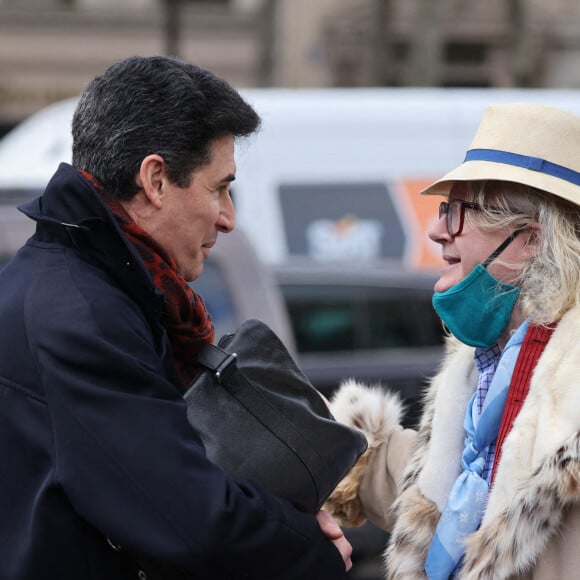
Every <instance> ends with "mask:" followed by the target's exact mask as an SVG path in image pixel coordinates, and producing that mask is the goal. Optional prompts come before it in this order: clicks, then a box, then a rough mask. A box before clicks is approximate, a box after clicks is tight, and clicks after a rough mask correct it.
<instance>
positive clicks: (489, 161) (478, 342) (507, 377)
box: [327, 103, 580, 580]
mask: <svg viewBox="0 0 580 580" xmlns="http://www.w3.org/2000/svg"><path fill="white" fill-rule="evenodd" d="M423 193H425V194H434V195H442V196H444V197H445V200H444V201H442V202H441V205H440V209H439V219H438V220H437V221H436V222H435V223H434V225H433V226H432V227H431V229H430V231H429V237H430V238H431V239H432V240H433V241H434V242H436V243H437V244H439V245H440V247H441V252H442V258H443V262H444V265H443V267H442V269H441V275H440V278H439V279H438V281H437V282H436V284H435V289H434V290H435V292H434V295H433V306H434V308H435V310H436V311H437V313H438V315H439V316H440V318H441V320H442V322H443V323H444V325H445V327H446V329H447V330H448V333H449V337H448V339H447V353H446V356H445V359H444V361H443V363H442V366H441V369H440V371H439V372H438V373H437V375H436V376H435V377H434V378H433V379H432V380H431V381H430V385H429V386H428V389H427V390H426V392H425V396H424V411H423V416H422V418H421V421H420V424H419V427H418V429H417V430H416V431H415V430H411V429H403V428H402V427H401V426H400V424H399V423H400V419H401V416H402V412H403V405H402V403H401V401H400V399H399V398H398V396H397V395H396V394H393V393H388V392H384V391H382V390H380V389H376V388H369V387H367V386H364V385H360V384H356V383H355V382H353V381H348V382H346V383H345V384H344V385H342V387H341V389H340V390H339V391H338V393H337V394H336V396H335V398H334V399H333V401H332V409H333V412H334V414H335V416H336V417H337V418H338V419H339V420H341V421H344V422H346V423H349V424H351V425H353V426H355V427H357V428H359V429H361V430H362V431H363V432H364V433H365V434H366V436H367V438H368V440H369V450H368V451H367V452H366V453H365V455H363V457H362V458H361V460H360V461H359V463H358V464H357V465H356V466H355V468H354V469H353V470H352V471H351V473H350V474H349V475H348V476H347V478H346V479H345V480H343V481H342V482H341V484H340V485H339V487H338V488H337V490H336V491H335V492H334V494H333V495H332V497H331V498H330V499H329V501H328V503H327V509H329V510H330V511H331V512H332V513H334V514H335V515H337V516H339V517H340V518H341V519H342V521H343V523H344V524H345V525H359V524H360V523H362V522H363V521H364V520H365V519H366V518H368V519H369V520H371V521H373V522H374V523H375V524H377V525H379V526H381V527H382V528H384V529H386V530H389V531H391V532H392V533H391V538H390V544H389V546H388V548H387V550H386V553H385V556H386V577H387V578H394V579H402V578H405V579H411V578H413V579H415V578H430V579H446V578H450V577H453V578H462V579H476V578H477V579H482V578H483V579H485V578H487V579H494V580H497V579H501V578H533V579H535V580H552V579H554V578H559V579H572V578H577V577H578V570H579V569H580V550H578V545H579V542H580V340H579V337H580V118H579V117H577V116H575V115H573V114H571V113H568V112H565V111H561V110H559V109H554V108H552V107H547V106H543V105H536V104H525V103H515V104H505V105H495V106H491V107H488V108H487V109H486V110H485V112H484V116H483V118H482V121H481V124H480V126H479V128H478V131H477V133H476V135H475V137H474V140H473V142H472V145H471V147H470V149H469V150H468V152H467V154H466V158H465V161H464V162H463V163H462V164H461V165H460V166H459V167H457V168H456V169H454V170H453V171H451V172H450V173H448V174H447V175H445V176H444V177H443V178H442V179H440V180H438V181H436V182H435V183H433V184H432V185H431V186H430V187H428V188H427V189H426V190H425V191H424V192H423Z"/></svg>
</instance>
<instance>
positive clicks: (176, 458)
mask: <svg viewBox="0 0 580 580" xmlns="http://www.w3.org/2000/svg"><path fill="white" fill-rule="evenodd" d="M259 122H260V120H259V117H258V115H257V114H256V112H255V111H254V110H253V109H252V107H250V105H248V104H247V103H246V102H245V101H244V100H243V99H242V98H241V97H240V95H239V94H238V93H237V92H236V91H235V90H234V89H233V88H232V87H230V86H229V85H228V84H227V83H226V82H224V81H223V80H221V79H219V78H217V77H216V76H214V75H213V74H211V73H209V72H207V71H205V70H202V69H199V68H197V67H195V66H192V65H190V64H187V63H184V62H181V61H179V60H176V59H172V58H167V57H133V58H129V59H127V60H124V61H122V62H119V63H117V64H114V65H113V66H111V67H110V68H109V69H107V70H106V71H105V72H104V74H103V75H101V76H99V77H97V78H96V79H94V80H93V81H92V82H91V83H89V85H88V86H87V88H86V89H85V91H84V92H83V94H82V96H81V98H80V101H79V104H78V107H77V109H76V112H75V115H74V119H73V143H74V144H73V166H70V165H67V164H62V165H61V166H60V167H59V168H58V170H57V172H56V173H55V175H54V176H53V178H52V179H51V181H50V183H49V184H48V186H47V188H46V190H45V192H44V194H43V195H42V197H40V198H38V199H37V200H34V201H32V202H30V203H27V204H25V205H24V206H22V207H21V210H22V211H23V212H24V213H25V214H26V215H27V216H28V217H30V218H31V219H33V220H35V221H36V223H37V226H36V233H35V234H34V236H33V237H32V238H31V239H30V240H29V241H28V242H27V243H26V244H25V246H23V248H21V250H20V251H19V252H18V254H17V256H16V257H15V258H14V259H13V260H12V261H11V262H10V263H9V264H8V265H7V266H6V267H5V268H4V269H3V270H2V272H1V273H0V342H1V343H2V349H0V397H1V404H0V445H1V448H2V452H3V453H2V456H3V465H4V468H3V470H2V473H1V474H0V494H1V497H2V498H4V499H3V501H4V507H3V510H2V517H1V518H0V578H2V579H4V578H6V579H11V580H17V579H22V580H24V579H26V580H35V579H43V580H44V579H47V578H55V579H58V580H68V579H70V580H81V579H83V578H86V579H89V578H90V579H91V580H98V579H102V580H121V579H122V580H127V579H129V578H137V577H139V578H145V577H148V578H162V579H164V580H167V579H170V578H195V579H200V580H201V579H203V580H206V579H242V578H247V579H252V580H259V579H263V580H266V579H267V580H275V579H279V580H284V579H287V580H290V579H294V578H301V579H312V580H314V579H316V580H324V579H338V578H343V577H345V575H346V571H347V570H348V569H349V568H350V566H351V562H350V551H351V547H350V545H349V544H348V542H347V541H346V539H345V538H344V535H343V534H342V532H341V530H340V528H339V527H338V526H337V524H336V523H335V522H334V520H332V518H330V516H329V515H328V514H327V513H325V512H320V513H319V514H318V515H317V516H316V517H314V516H311V515H307V514H304V513H301V512H299V511H297V510H296V509H295V508H294V507H293V506H291V505H290V503H288V502H286V501H283V500H280V499H278V498H275V497H273V496H271V495H270V494H267V493H266V492H265V491H264V490H262V489H260V488H259V487H258V486H255V485H253V484H252V483H250V482H248V481H243V480H234V479H230V478H228V477H227V476H226V475H225V474H224V473H223V471H222V470H221V469H219V468H218V467H217V466H216V465H214V464H212V463H211V462H210V461H209V460H208V459H207V458H206V456H205V452H204V448H203V444H202V442H201V440H200V438H199V437H198V435H197V434H196V432H195V430H194V429H192V427H191V426H190V425H189V423H188V422H187V418H186V410H185V403H184V401H183V398H182V396H183V393H184V392H185V390H186V389H187V387H188V386H189V384H190V383H191V381H192V379H193V378H194V376H195V374H196V372H197V370H198V369H197V368H196V366H195V363H194V361H195V356H196V354H197V352H198V351H199V350H200V349H201V348H202V347H203V346H204V345H205V344H207V343H208V342H211V341H212V340H213V338H214V336H213V335H214V330H213V325H212V323H211V319H210V317H209V315H208V313H207V311H206V309H205V306H204V304H203V302H202V300H201V299H200V298H199V296H197V295H196V294H195V293H194V292H193V291H192V289H191V287H190V286H189V285H188V282H190V281H192V280H194V279H196V278H197V277H198V276H199V275H200V273H201V271H202V269H203V262H204V260H205V259H206V258H207V257H208V255H209V253H210V250H211V247H212V246H213V245H214V244H215V242H216V239H217V237H218V235H219V234H220V233H227V232H229V231H231V230H232V229H233V227H234V225H235V213H234V209H233V206H232V201H231V198H230V194H229V187H230V184H231V182H232V181H233V180H234V178H235V173H236V165H235V161H234V144H235V139H236V138H238V137H244V136H247V135H250V134H251V133H253V132H254V131H255V130H256V129H257V127H258V126H259Z"/></svg>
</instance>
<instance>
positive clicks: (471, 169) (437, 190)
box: [421, 160, 580, 206]
mask: <svg viewBox="0 0 580 580" xmlns="http://www.w3.org/2000/svg"><path fill="white" fill-rule="evenodd" d="M482 180H496V181H511V182H513V183H520V184H523V185H528V186H530V187H535V188H536V189H541V190H543V191H546V192H548V193H550V194H552V195H555V196H557V197H560V198H562V199H565V200H566V201H569V202H572V203H573V204H575V205H578V206H580V186H578V185H574V184H573V183H570V182H569V181H566V180H564V179H560V178H558V177H553V176H551V175H546V174H545V173H540V172H539V171H532V170H530V169H525V168H522V167H516V166H513V165H507V164H504V163H497V162H494V161H479V160H477V161H466V162H464V163H462V164H461V165H459V167H456V168H455V169H453V170H452V171H450V172H449V173H447V174H446V175H444V176H443V177H442V178H441V179H438V180H437V181H435V182H433V183H432V184H431V185H429V186H428V187H426V188H425V189H423V190H422V191H421V193H422V194H423V195H442V196H445V197H447V196H448V195H449V190H450V189H451V186H452V185H453V183H454V182H457V181H482Z"/></svg>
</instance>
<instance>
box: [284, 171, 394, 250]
mask: <svg viewBox="0 0 580 580" xmlns="http://www.w3.org/2000/svg"><path fill="white" fill-rule="evenodd" d="M278 193H279V197H280V204H281V208H282V215H283V219H284V227H285V231H286V243H287V247H288V253H289V254H290V255H293V256H308V257H311V258H314V259H316V260H323V261H327V260H328V261H329V260H345V259H367V260H370V259H372V260H375V259H380V258H399V259H400V258H402V257H403V254H404V251H405V232H404V230H403V225H402V223H401V220H400V218H399V216H398V212H397V208H396V207H395V205H394V203H393V195H392V193H391V191H390V188H389V187H388V186H387V185H386V184H385V183H384V182H352V183H348V182H346V183H345V182H344V181H342V182H336V183H302V184H281V185H280V186H279V189H278Z"/></svg>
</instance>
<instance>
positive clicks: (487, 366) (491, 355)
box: [474, 344, 501, 483]
mask: <svg viewBox="0 0 580 580" xmlns="http://www.w3.org/2000/svg"><path fill="white" fill-rule="evenodd" d="M500 356H501V350H500V348H499V346H497V344H495V345H493V346H492V347H490V348H476V349H475V356H474V359H475V366H476V367H477V370H478V371H479V379H478V381H477V391H476V396H475V402H476V404H477V412H478V414H479V415H480V416H481V410H482V408H483V402H484V401H485V397H486V396H487V391H488V390H489V385H490V384H491V380H492V379H493V375H494V374H495V371H496V369H497V365H498V363H499V359H500ZM495 446H496V444H495V443H492V444H491V445H490V446H489V450H488V452H487V457H486V458H485V467H484V469H483V473H482V474H481V476H482V477H483V478H484V479H485V480H487V482H488V483H489V482H490V479H491V472H492V468H493V460H494V459H495Z"/></svg>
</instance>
